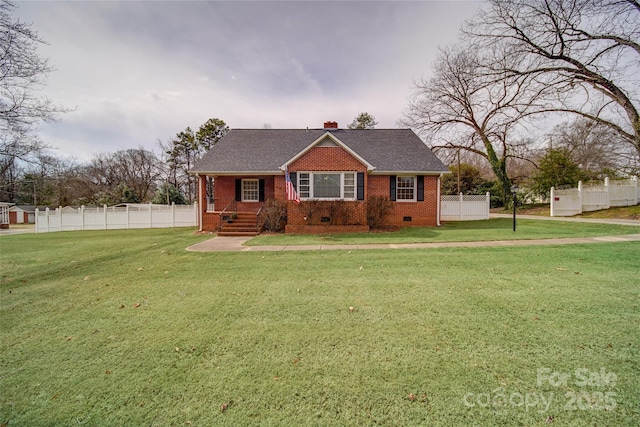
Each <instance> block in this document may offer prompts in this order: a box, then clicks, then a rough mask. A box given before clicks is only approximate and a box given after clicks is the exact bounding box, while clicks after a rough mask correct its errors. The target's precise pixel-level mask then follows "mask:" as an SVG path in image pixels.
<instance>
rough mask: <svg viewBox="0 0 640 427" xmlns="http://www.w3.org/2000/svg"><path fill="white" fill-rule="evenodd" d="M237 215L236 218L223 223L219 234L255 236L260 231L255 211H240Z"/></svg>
mask: <svg viewBox="0 0 640 427" xmlns="http://www.w3.org/2000/svg"><path fill="white" fill-rule="evenodd" d="M231 215H233V214H231ZM235 215H236V218H233V219H230V220H229V222H223V223H222V227H221V228H220V231H219V232H218V236H255V235H257V234H258V233H259V232H260V230H258V218H257V216H256V214H255V213H254V212H238V213H236V214H235Z"/></svg>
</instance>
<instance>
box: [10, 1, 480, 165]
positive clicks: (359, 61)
mask: <svg viewBox="0 0 640 427" xmlns="http://www.w3.org/2000/svg"><path fill="white" fill-rule="evenodd" d="M480 4H481V3H480V1H477V0H476V1H452V0H450V1H445V0H443V1H427V0H425V1H414V2H373V1H352V2H244V1H242V2H219V1H215V2H200V1H199V2H184V1H172V2H166V1H165V2H155V1H143V2H142V1H141V2H130V1H127V2H124V1H121V2H116V1H102V2H94V1H85V2H63V1H46V2H18V3H17V6H18V8H17V9H16V11H15V14H16V15H17V16H18V17H19V18H20V19H21V20H23V21H26V22H31V23H32V24H33V26H32V28H33V29H34V30H36V31H38V33H39V35H40V36H41V37H42V38H43V39H45V40H46V41H47V42H48V43H49V45H48V46H43V47H41V48H40V50H39V53H40V55H41V56H45V57H48V58H50V61H51V64H52V65H53V66H54V67H55V69H56V71H54V72H53V73H51V74H50V75H49V77H48V79H47V86H46V87H45V88H44V94H45V95H46V96H47V97H49V98H50V99H51V100H53V101H54V102H55V103H57V104H61V105H64V106H66V107H69V108H73V109H74V111H72V112H70V113H67V114H64V115H62V116H61V120H60V121H59V122H57V123H53V124H46V125H43V126H42V127H41V130H40V135H41V137H42V139H43V140H44V141H45V142H47V143H49V144H50V145H52V146H54V147H56V148H57V150H56V152H55V153H56V154H57V155H58V156H73V157H75V158H76V159H77V160H78V161H86V160H88V159H90V158H91V157H92V155H94V154H96V153H100V152H113V151H116V150H120V149H127V148H138V147H144V148H147V149H150V150H157V146H158V144H157V142H158V140H162V141H168V140H170V139H171V138H172V137H173V136H174V135H175V134H176V133H177V132H179V131H181V130H183V129H184V128H185V127H187V126H190V127H191V128H193V129H197V128H198V127H199V126H200V125H201V124H202V123H204V122H205V121H206V120H207V119H209V118H211V117H218V118H220V119H222V120H224V121H225V122H226V123H227V124H228V125H229V126H230V127H231V128H260V127H262V126H263V125H264V124H269V125H271V127H273V128H305V127H310V128H318V127H321V126H322V124H323V122H324V121H326V120H334V121H337V122H338V124H339V126H340V127H346V126H347V125H348V124H349V123H350V122H351V121H352V120H353V118H354V117H355V116H357V115H358V114H359V113H361V112H363V111H367V112H369V113H371V114H373V115H374V116H375V117H376V119H377V121H378V122H379V124H378V126H377V127H378V128H393V127H397V124H396V123H397V120H398V119H399V118H401V116H402V114H403V113H404V111H405V109H406V107H407V100H408V96H409V94H410V91H411V86H412V82H413V81H415V80H416V79H420V78H422V77H428V76H429V75H430V67H431V64H432V63H433V61H434V59H435V55H436V52H437V49H438V47H443V46H445V45H447V44H449V43H451V42H453V41H455V40H456V38H457V36H458V30H459V28H460V26H461V25H462V23H463V21H464V20H465V19H468V18H470V17H471V16H472V15H473V14H474V13H475V11H476V10H477V9H478V7H479V6H480Z"/></svg>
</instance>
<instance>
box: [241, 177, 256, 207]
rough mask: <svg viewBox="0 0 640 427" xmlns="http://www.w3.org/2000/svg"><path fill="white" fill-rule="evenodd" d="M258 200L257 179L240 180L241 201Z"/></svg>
mask: <svg viewBox="0 0 640 427" xmlns="http://www.w3.org/2000/svg"><path fill="white" fill-rule="evenodd" d="M259 200H260V186H259V183H258V180H257V179H243V180H242V201H243V202H257V201H259Z"/></svg>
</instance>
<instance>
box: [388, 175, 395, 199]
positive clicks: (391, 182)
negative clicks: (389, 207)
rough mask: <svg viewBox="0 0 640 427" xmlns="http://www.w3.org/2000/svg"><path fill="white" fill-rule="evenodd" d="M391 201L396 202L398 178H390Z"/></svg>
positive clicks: (393, 176) (392, 176)
mask: <svg viewBox="0 0 640 427" xmlns="http://www.w3.org/2000/svg"><path fill="white" fill-rule="evenodd" d="M389 199H391V200H392V201H395V200H396V176H395V175H390V176H389Z"/></svg>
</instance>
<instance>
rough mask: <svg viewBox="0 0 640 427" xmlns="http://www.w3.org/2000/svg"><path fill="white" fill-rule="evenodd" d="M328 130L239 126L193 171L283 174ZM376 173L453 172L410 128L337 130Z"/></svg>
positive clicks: (346, 143)
mask: <svg viewBox="0 0 640 427" xmlns="http://www.w3.org/2000/svg"><path fill="white" fill-rule="evenodd" d="M326 132H327V130H325V129H309V130H305V129H233V130H231V131H229V133H227V135H225V136H224V137H223V138H222V139H221V140H220V141H218V143H217V144H216V145H215V146H214V147H213V148H211V149H210V150H209V151H208V152H207V153H206V154H205V155H204V156H203V157H202V159H201V160H200V161H199V162H197V163H196V164H195V165H194V166H193V168H192V169H191V172H192V173H214V174H229V173H281V171H280V167H281V166H282V165H284V164H285V163H286V162H287V161H289V160H291V159H292V158H293V157H295V156H296V155H297V154H299V153H300V152H301V151H303V150H304V149H305V148H307V147H308V146H309V145H310V144H311V143H313V142H314V141H315V140H317V139H318V138H320V137H321V136H322V135H324V134H325V133H326ZM329 132H330V133H331V134H333V135H334V136H335V137H336V138H337V139H338V140H340V142H342V143H343V144H344V145H345V146H347V147H349V148H350V149H351V150H352V151H354V152H355V153H357V154H358V155H359V156H360V157H361V158H363V159H364V160H366V161H367V162H368V163H369V164H371V165H372V166H373V167H374V168H375V172H376V173H384V172H389V173H401V172H425V173H427V172H432V173H441V172H448V171H449V170H448V169H447V167H446V166H445V165H444V164H443V163H442V162H441V161H440V159H438V158H437V157H436V156H435V155H434V154H433V152H431V150H430V149H429V147H427V146H426V145H425V144H424V143H423V142H422V140H421V139H420V138H419V137H418V136H417V135H416V134H415V133H414V132H413V131H412V130H410V129H366V130H363V129H332V130H330V131H329Z"/></svg>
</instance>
